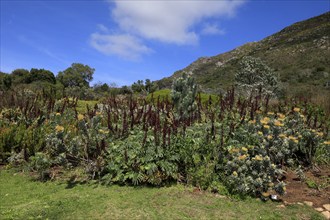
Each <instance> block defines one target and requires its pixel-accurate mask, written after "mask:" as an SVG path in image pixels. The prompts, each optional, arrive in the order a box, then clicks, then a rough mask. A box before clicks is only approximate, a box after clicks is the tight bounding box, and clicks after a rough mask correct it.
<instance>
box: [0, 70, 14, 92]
mask: <svg viewBox="0 0 330 220" xmlns="http://www.w3.org/2000/svg"><path fill="white" fill-rule="evenodd" d="M11 84H12V77H11V75H9V74H6V73H4V72H0V90H8V89H10V87H11Z"/></svg>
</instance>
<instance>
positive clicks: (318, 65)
mask: <svg viewBox="0 0 330 220" xmlns="http://www.w3.org/2000/svg"><path fill="white" fill-rule="evenodd" d="M245 56H252V57H258V58H260V59H261V60H262V61H263V62H264V63H265V64H267V65H268V66H269V67H271V68H272V69H273V70H274V71H275V74H277V76H278V78H279V80H280V82H281V86H282V88H283V90H284V91H285V92H287V93H288V94H294V95H299V94H306V92H313V93H315V92H321V93H323V91H325V92H326V93H329V95H330V12H327V13H325V14H322V15H320V16H317V17H313V18H310V19H308V20H304V21H301V22H298V23H295V24H293V25H291V26H288V27H286V28H284V29H283V30H281V31H279V32H277V33H275V34H273V35H271V36H269V37H266V38H264V39H263V40H261V41H259V42H252V43H247V44H245V45H243V46H240V47H238V48H236V49H234V50H232V51H229V52H226V53H223V54H219V55H216V56H212V57H202V58H199V59H198V60H196V61H195V62H193V63H192V64H190V65H189V66H187V67H186V68H184V69H182V70H179V71H176V72H175V73H174V74H173V75H172V76H170V77H167V78H163V79H161V80H159V81H158V85H159V86H160V87H170V85H171V82H172V81H173V79H174V78H176V77H178V76H180V75H181V74H182V73H183V72H186V73H188V74H191V75H192V76H193V77H194V78H195V80H196V82H197V83H198V84H199V85H200V87H201V88H202V90H204V91H211V92H212V91H213V92H216V91H218V90H219V89H220V90H225V89H226V88H228V87H230V86H231V85H233V84H234V76H235V73H236V72H237V71H238V70H239V63H240V61H241V59H242V58H243V57H245Z"/></svg>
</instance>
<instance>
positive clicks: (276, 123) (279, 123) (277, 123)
mask: <svg viewBox="0 0 330 220" xmlns="http://www.w3.org/2000/svg"><path fill="white" fill-rule="evenodd" d="M274 125H275V126H279V127H283V126H284V124H283V123H281V122H280V121H278V120H275V122H274Z"/></svg>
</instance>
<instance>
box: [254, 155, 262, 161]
mask: <svg viewBox="0 0 330 220" xmlns="http://www.w3.org/2000/svg"><path fill="white" fill-rule="evenodd" d="M254 159H255V160H259V161H261V160H262V156H259V155H257V156H255V157H254Z"/></svg>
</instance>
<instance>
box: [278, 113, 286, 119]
mask: <svg viewBox="0 0 330 220" xmlns="http://www.w3.org/2000/svg"><path fill="white" fill-rule="evenodd" d="M277 116H278V117H279V118H280V119H282V120H283V119H285V115H284V114H282V113H277Z"/></svg>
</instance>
